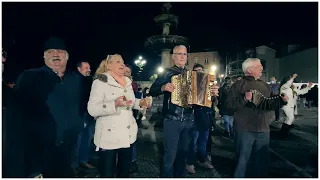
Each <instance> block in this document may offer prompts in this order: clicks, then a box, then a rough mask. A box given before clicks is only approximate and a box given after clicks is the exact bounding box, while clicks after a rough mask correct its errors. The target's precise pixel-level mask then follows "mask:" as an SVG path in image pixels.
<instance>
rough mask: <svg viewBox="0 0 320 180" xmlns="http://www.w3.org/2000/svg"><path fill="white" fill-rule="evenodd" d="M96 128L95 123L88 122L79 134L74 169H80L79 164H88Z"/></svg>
mask: <svg viewBox="0 0 320 180" xmlns="http://www.w3.org/2000/svg"><path fill="white" fill-rule="evenodd" d="M94 127H95V121H93V120H89V121H87V125H86V127H85V128H84V129H83V130H82V132H81V133H80V134H79V136H78V142H77V147H76V153H75V155H76V157H75V162H74V164H73V168H76V167H78V165H79V163H88V160H89V154H90V146H91V140H92V138H93V134H94Z"/></svg>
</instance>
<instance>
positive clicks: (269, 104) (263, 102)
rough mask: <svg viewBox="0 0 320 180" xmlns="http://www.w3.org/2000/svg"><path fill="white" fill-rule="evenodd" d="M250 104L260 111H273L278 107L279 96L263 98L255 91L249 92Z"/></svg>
mask: <svg viewBox="0 0 320 180" xmlns="http://www.w3.org/2000/svg"><path fill="white" fill-rule="evenodd" d="M251 92H252V103H253V104H255V106H256V107H258V108H259V109H261V110H275V109H276V108H279V107H280V96H274V97H265V96H264V95H263V94H261V93H260V92H259V91H257V90H251Z"/></svg>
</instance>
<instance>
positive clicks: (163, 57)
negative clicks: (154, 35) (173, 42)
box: [161, 49, 171, 68]
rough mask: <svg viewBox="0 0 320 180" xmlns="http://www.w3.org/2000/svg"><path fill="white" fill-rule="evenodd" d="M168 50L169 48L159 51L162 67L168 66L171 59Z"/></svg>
mask: <svg viewBox="0 0 320 180" xmlns="http://www.w3.org/2000/svg"><path fill="white" fill-rule="evenodd" d="M170 51H171V49H162V52H161V66H162V67H163V68H168V67H170V61H171V57H170V56H171V54H170Z"/></svg>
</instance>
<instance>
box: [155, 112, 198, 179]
mask: <svg viewBox="0 0 320 180" xmlns="http://www.w3.org/2000/svg"><path fill="white" fill-rule="evenodd" d="M193 131H194V121H191V120H190V121H179V120H172V119H169V118H164V122H163V134H164V157H163V167H162V173H161V177H173V176H174V177H184V176H185V173H186V160H187V156H188V152H189V146H190V143H191V140H192V133H193ZM174 165H175V166H174ZM174 171H175V173H173V172H174Z"/></svg>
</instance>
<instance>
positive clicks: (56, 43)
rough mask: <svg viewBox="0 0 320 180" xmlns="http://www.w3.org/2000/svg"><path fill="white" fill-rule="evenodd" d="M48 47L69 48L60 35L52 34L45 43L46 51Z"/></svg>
mask: <svg viewBox="0 0 320 180" xmlns="http://www.w3.org/2000/svg"><path fill="white" fill-rule="evenodd" d="M48 49H61V50H67V48H66V46H65V44H64V42H63V40H62V39H61V38H59V37H56V36H52V37H50V38H49V39H48V40H47V41H46V42H45V43H44V51H46V50H48Z"/></svg>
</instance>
